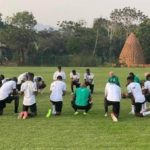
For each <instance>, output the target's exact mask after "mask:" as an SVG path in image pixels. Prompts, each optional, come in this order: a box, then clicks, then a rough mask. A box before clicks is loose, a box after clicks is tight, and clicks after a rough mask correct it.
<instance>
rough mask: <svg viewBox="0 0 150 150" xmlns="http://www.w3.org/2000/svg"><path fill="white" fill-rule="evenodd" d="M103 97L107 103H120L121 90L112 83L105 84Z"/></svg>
mask: <svg viewBox="0 0 150 150" xmlns="http://www.w3.org/2000/svg"><path fill="white" fill-rule="evenodd" d="M105 97H106V98H107V100H108V101H112V102H120V100H121V88H120V87H119V86H118V85H116V84H114V83H107V84H106V86H105Z"/></svg>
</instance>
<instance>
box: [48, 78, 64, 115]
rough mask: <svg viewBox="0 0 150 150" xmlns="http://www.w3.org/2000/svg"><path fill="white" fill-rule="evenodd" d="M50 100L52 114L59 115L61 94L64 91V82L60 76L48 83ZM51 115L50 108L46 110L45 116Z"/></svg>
mask: <svg viewBox="0 0 150 150" xmlns="http://www.w3.org/2000/svg"><path fill="white" fill-rule="evenodd" d="M50 91H51V94H50V102H51V103H52V114H53V115H55V116H57V115H61V111H62V106H63V96H64V95H65V93H66V83H65V82H64V81H63V79H62V76H58V77H57V80H56V81H53V82H52V83H51V85H50ZM50 115H51V109H49V110H48V113H47V114H46V117H47V118H49V117H50Z"/></svg>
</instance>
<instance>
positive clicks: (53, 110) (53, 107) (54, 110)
mask: <svg viewBox="0 0 150 150" xmlns="http://www.w3.org/2000/svg"><path fill="white" fill-rule="evenodd" d="M52 114H53V115H55V114H56V109H55V105H52Z"/></svg>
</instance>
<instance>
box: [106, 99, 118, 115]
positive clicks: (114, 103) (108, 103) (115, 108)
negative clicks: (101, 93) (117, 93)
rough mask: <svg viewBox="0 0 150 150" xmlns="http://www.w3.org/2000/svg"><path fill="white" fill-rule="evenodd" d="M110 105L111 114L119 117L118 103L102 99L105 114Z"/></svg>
mask: <svg viewBox="0 0 150 150" xmlns="http://www.w3.org/2000/svg"><path fill="white" fill-rule="evenodd" d="M111 105H112V112H113V113H114V115H115V116H116V117H119V113H120V102H113V101H108V100H107V99H106V98H105V99H104V108H105V113H107V112H108V106H111Z"/></svg>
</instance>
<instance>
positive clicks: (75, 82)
mask: <svg viewBox="0 0 150 150" xmlns="http://www.w3.org/2000/svg"><path fill="white" fill-rule="evenodd" d="M70 79H71V92H72V94H73V92H74V88H73V87H74V86H76V88H78V87H79V86H80V83H79V80H80V74H79V73H78V72H76V70H72V72H70Z"/></svg>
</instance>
